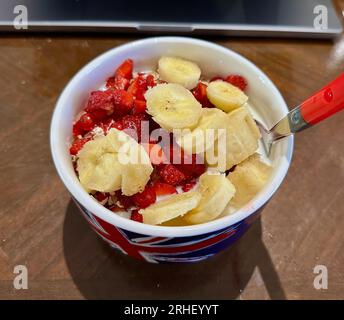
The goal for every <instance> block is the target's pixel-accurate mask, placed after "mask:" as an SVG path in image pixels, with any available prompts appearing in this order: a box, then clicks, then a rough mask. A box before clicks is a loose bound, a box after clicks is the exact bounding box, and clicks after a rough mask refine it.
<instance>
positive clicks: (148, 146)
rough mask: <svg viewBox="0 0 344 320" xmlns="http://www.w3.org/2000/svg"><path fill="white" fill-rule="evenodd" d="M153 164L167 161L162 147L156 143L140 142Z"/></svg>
mask: <svg viewBox="0 0 344 320" xmlns="http://www.w3.org/2000/svg"><path fill="white" fill-rule="evenodd" d="M142 146H143V147H144V148H145V150H146V152H147V153H148V155H149V158H150V161H151V162H152V164H153V165H159V164H162V163H168V161H167V158H166V156H165V154H164V151H163V149H162V148H161V147H160V146H159V145H158V144H156V143H142Z"/></svg>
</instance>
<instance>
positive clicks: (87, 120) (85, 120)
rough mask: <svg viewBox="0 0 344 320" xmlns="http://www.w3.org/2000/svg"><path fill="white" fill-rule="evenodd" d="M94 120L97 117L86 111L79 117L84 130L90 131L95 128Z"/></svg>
mask: <svg viewBox="0 0 344 320" xmlns="http://www.w3.org/2000/svg"><path fill="white" fill-rule="evenodd" d="M94 120H95V119H94V117H93V115H92V114H91V113H84V114H83V115H82V116H81V117H80V119H79V121H80V123H81V126H82V128H83V129H84V131H90V130H92V129H93V128H94V126H95V121H94Z"/></svg>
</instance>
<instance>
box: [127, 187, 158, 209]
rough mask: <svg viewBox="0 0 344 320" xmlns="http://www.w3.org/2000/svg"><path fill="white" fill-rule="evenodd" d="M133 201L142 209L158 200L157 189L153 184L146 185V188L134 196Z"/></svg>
mask: <svg viewBox="0 0 344 320" xmlns="http://www.w3.org/2000/svg"><path fill="white" fill-rule="evenodd" d="M132 199H133V202H134V203H135V205H136V206H137V207H139V208H140V209H144V208H147V207H148V206H150V205H151V204H153V203H154V202H155V201H156V193H155V189H154V188H153V187H151V186H146V188H145V189H144V190H143V191H142V192H140V193H136V194H134V195H133V196H132Z"/></svg>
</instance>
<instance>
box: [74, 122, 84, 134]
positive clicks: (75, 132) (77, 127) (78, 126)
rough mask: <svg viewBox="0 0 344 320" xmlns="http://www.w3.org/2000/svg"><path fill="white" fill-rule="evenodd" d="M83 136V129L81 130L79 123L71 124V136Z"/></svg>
mask: <svg viewBox="0 0 344 320" xmlns="http://www.w3.org/2000/svg"><path fill="white" fill-rule="evenodd" d="M83 134H84V129H83V128H82V125H81V123H80V121H77V122H75V123H74V124H73V136H74V137H77V136H79V135H81V136H82V135H83Z"/></svg>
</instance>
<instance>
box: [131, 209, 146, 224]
mask: <svg viewBox="0 0 344 320" xmlns="http://www.w3.org/2000/svg"><path fill="white" fill-rule="evenodd" d="M130 219H131V220H134V221H136V222H141V223H142V222H143V216H142V214H141V213H139V210H133V211H132V212H131V216H130Z"/></svg>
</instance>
